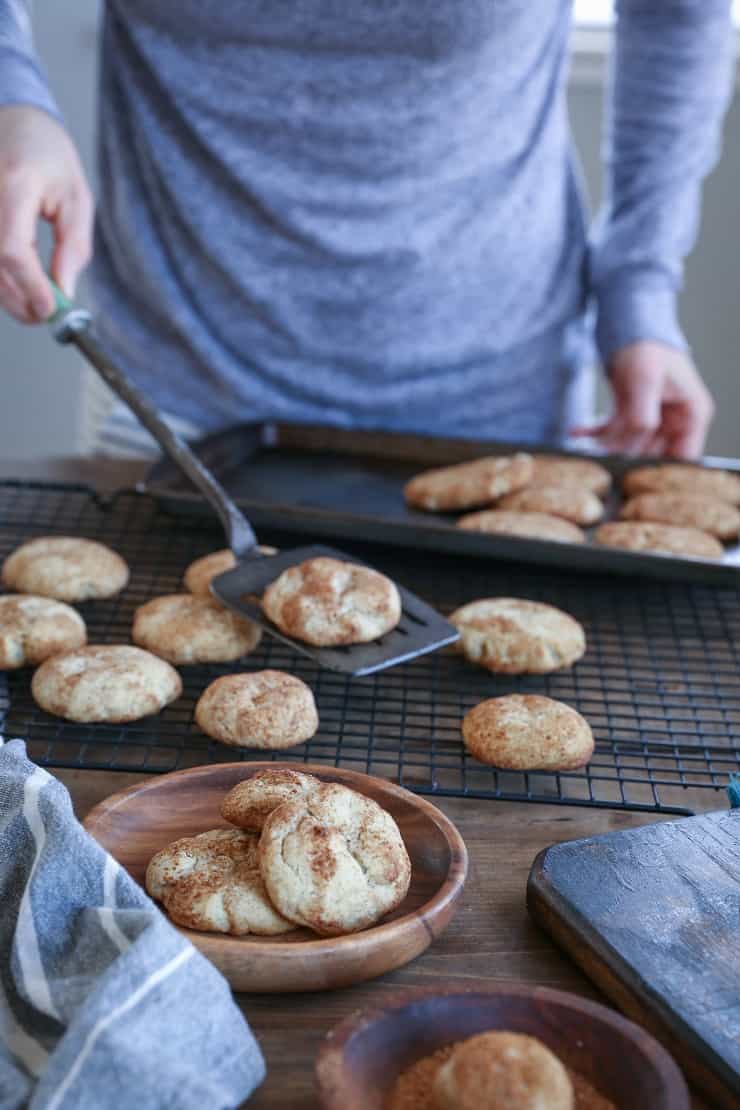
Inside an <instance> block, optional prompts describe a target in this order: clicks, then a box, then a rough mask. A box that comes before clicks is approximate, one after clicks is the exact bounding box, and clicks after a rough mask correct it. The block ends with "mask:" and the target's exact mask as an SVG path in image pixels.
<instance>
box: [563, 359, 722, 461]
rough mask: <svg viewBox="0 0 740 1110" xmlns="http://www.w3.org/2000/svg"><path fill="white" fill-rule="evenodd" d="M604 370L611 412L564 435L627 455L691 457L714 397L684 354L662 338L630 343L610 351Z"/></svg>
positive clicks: (695, 452)
mask: <svg viewBox="0 0 740 1110" xmlns="http://www.w3.org/2000/svg"><path fill="white" fill-rule="evenodd" d="M608 376H609V382H610V384H611V388H612V394H613V398H614V411H613V412H612V415H611V416H610V417H609V419H608V420H607V421H606V422H605V423H603V424H600V425H597V426H595V427H591V428H574V429H572V430H571V432H570V433H569V434H570V435H572V436H590V437H591V438H594V439H597V440H598V441H599V442H600V443H601V445H602V446H603V447H605V448H607V449H608V450H610V451H615V452H620V453H624V454H627V455H667V456H669V457H672V458H677V459H693V458H696V457H697V456H698V455H700V454H701V452H702V449H703V447H704V441H705V440H706V437H707V432H708V431H709V425H710V424H711V422H712V417H713V416H714V401H713V400H712V397H711V394H710V393H709V390H708V389H707V387H706V386H705V384H704V382H703V381H702V379H701V377H700V375H699V372H698V370H697V369H696V367H695V366H694V364H693V362H692V361H691V358H690V357H689V355H687V354H685V353H684V352H683V351H679V350H676V349H675V348H674V347H668V346H666V345H665V344H664V343H652V342H647V341H642V342H639V343H631V344H630V345H629V346H628V347H622V348H621V350H619V351H617V352H616V354H615V355H614V356H613V357H612V359H611V362H610V364H609V367H608Z"/></svg>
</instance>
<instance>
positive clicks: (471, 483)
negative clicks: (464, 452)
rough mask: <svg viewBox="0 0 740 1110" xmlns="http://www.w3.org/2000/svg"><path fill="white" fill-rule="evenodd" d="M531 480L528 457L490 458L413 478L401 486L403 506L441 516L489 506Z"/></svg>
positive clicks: (504, 456)
mask: <svg viewBox="0 0 740 1110" xmlns="http://www.w3.org/2000/svg"><path fill="white" fill-rule="evenodd" d="M531 478H532V456H531V455H527V454H524V453H523V452H519V453H518V454H516V455H501V456H490V457H487V458H484V459H473V461H472V462H464V463H457V464H456V465H455V466H443V467H438V468H436V469H435V470H425V471H424V472H423V473H422V474H417V475H416V477H415V478H412V479H411V481H410V482H407V483H406V485H405V486H404V490H403V493H404V497H405V498H406V503H407V504H408V505H411V506H413V508H415V509H426V510H428V511H430V512H445V511H449V510H453V509H472V508H474V507H475V506H476V505H490V503H491V502H492V501H495V500H496V499H497V498H499V497H503V496H504V494H506V493H512V492H513V491H514V490H517V489H521V488H522V487H523V486H526V485H527V483H528V482H529V481H530V480H531Z"/></svg>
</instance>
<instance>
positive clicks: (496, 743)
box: [462, 694, 594, 771]
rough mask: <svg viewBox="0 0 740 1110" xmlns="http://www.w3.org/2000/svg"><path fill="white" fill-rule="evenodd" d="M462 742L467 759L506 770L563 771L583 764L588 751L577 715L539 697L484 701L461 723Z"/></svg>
mask: <svg viewBox="0 0 740 1110" xmlns="http://www.w3.org/2000/svg"><path fill="white" fill-rule="evenodd" d="M462 733H463V740H464V742H465V747H466V748H467V749H468V751H469V752H470V754H471V755H474V756H475V758H476V759H479V760H480V761H481V763H490V764H491V766H493V767H501V768H503V769H506V770H511V771H535V770H543V771H569V770H573V769H574V768H576V767H582V766H583V765H584V764H585V763H588V761H589V759H590V758H591V756H592V754H593V750H594V738H593V734H592V732H591V727H590V725H589V724H588V722H587V721H585V720H584V719H583V717H582V716H581V715H580V713H577V712H576V710H575V709H572V708H571V707H570V706H569V705H564V704H563V702H561V701H554V700H553V699H552V698H545V697H542V696H541V695H540V694H507V695H505V696H504V697H500V698H489V699H488V700H487V701H482V702H480V703H479V704H478V705H476V706H474V708H473V709H471V710H469V712H468V713H466V714H465V717H464V718H463V724H462Z"/></svg>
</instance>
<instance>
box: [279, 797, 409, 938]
mask: <svg viewBox="0 0 740 1110" xmlns="http://www.w3.org/2000/svg"><path fill="white" fill-rule="evenodd" d="M259 853H260V868H261V871H262V877H263V879H264V880H265V886H266V887H267V892H268V894H269V895H270V898H271V899H272V902H273V903H274V905H275V906H276V907H277V909H278V910H279V911H280V913H282V914H283V916H284V917H287V918H288V919H289V920H291V921H295V922H296V924H298V925H306V926H307V927H308V928H310V929H313V930H314V932H316V933H320V934H321V935H322V936H339V935H340V934H342V933H353V932H356V931H357V930H359V929H366V928H368V926H370V925H372V924H373V923H374V922H375V921H377V920H378V919H379V918H380V917H382V916H383V915H384V914H386V913H389V912H390V911H391V910H393V909H395V908H396V906H398V905H400V903H401V902H402V901H403V899H404V898H405V897H406V893H407V891H408V887H409V883H410V881H411V861H410V860H409V857H408V853H407V851H406V847H405V845H404V843H403V839H402V837H401V833H400V831H399V828H398V825H397V824H396V822H395V821H394V820H393V818H392V817H391V815H390V814H389V813H387V812H386V811H385V810H384V809H382V808H381V807H380V806H379V805H378V804H377V802H374V801H373V800H372V799H371V798H366V797H365V796H364V795H362V794H358V793H357V792H356V791H354V790H349V789H348V788H347V787H346V786H340V785H338V784H336V783H325V784H322V785H321V786H319V787H317V788H316V789H315V790H312V791H311V792H310V793H309V794H308V795H307V796H306V797H304V798H302V799H300V800H298V801H293V802H284V803H283V804H282V805H280V806H278V807H277V809H274V810H273V811H272V813H271V814H270V815H269V817H268V818H267V820H266V821H265V824H264V826H263V829H262V835H261V837H260V843H259Z"/></svg>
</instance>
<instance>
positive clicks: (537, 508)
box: [498, 486, 604, 525]
mask: <svg viewBox="0 0 740 1110" xmlns="http://www.w3.org/2000/svg"><path fill="white" fill-rule="evenodd" d="M498 508H499V509H513V510H514V511H515V512H523V513H549V514H550V516H560V517H562V518H563V519H564V520H570V521H572V522H573V524H584V525H589V524H595V523H596V521H597V520H601V518H602V516H603V515H604V506H603V505H602V503H601V501H599V499H598V497H597V496H596V494H595V493H592V492H591V490H588V489H578V487H577V486H527V488H526V489H520V490H518V491H517V492H516V493H510V494H508V495H507V496H506V497H502V498H501V500H500V501H499V502H498Z"/></svg>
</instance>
